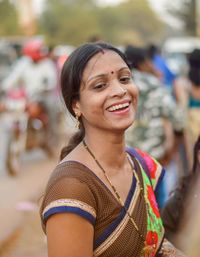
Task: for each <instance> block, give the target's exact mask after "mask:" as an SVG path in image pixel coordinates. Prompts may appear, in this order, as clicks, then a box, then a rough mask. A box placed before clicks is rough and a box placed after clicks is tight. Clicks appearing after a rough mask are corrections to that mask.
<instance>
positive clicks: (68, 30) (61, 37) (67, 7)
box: [39, 0, 100, 46]
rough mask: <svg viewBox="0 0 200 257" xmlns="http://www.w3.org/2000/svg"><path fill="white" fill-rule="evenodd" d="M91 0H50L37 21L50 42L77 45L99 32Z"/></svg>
mask: <svg viewBox="0 0 200 257" xmlns="http://www.w3.org/2000/svg"><path fill="white" fill-rule="evenodd" d="M93 8H95V5H94V1H93V0H73V1H72V0H65V1H63V0H50V1H49V2H48V5H47V7H46V10H45V11H44V13H43V15H42V17H41V19H40V21H39V23H40V31H41V32H44V33H45V34H46V35H47V38H48V41H49V42H50V43H59V44H72V45H74V46H77V45H79V44H82V43H84V42H85V41H87V40H88V39H89V38H90V37H91V36H93V35H94V34H97V33H99V32H100V27H99V25H98V22H97V20H96V18H95V16H94V14H93V12H92V9H93Z"/></svg>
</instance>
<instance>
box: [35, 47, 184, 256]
mask: <svg viewBox="0 0 200 257" xmlns="http://www.w3.org/2000/svg"><path fill="white" fill-rule="evenodd" d="M61 91H62V96H63V99H64V101H65V104H66V107H67V109H68V110H69V112H70V113H71V115H72V116H74V117H75V119H76V127H80V130H79V131H78V132H77V133H76V134H75V135H74V136H73V137H72V138H71V140H70V141H69V144H68V145H67V146H66V147H65V148H64V149H63V150H62V152H61V159H62V160H61V162H60V163H59V164H58V165H57V166H56V168H55V170H54V171H53V173H52V174H51V176H50V179H49V181H48V184H47V187H46V191H45V194H44V198H43V201H42V205H41V212H40V214H41V220H42V225H43V229H44V231H45V233H46V234H47V242H48V244H47V245H48V253H49V256H51V257H58V256H59V257H67V256H73V257H79V256H80V257H86V256H87V257H89V256H91V257H92V256H102V257H103V256H108V257H109V256H110V257H111V256H112V257H113V256H118V257H120V256H121V257H124V256H126V257H129V256H130V257H134V256H143V257H147V256H149V257H150V256H151V257H153V256H155V255H157V254H161V256H183V255H182V253H180V252H179V251H178V250H176V249H175V248H174V247H173V246H172V245H171V244H170V243H169V242H168V241H166V240H164V241H163V239H164V230H163V226H162V221H161V219H160V214H159V210H158V207H157V204H156V199H155V195H154V191H156V188H157V187H158V185H159V181H160V179H161V178H162V176H163V173H164V170H163V168H162V166H161V165H160V164H159V163H158V162H157V161H156V160H155V159H153V158H152V157H150V156H149V155H147V154H145V153H143V152H141V151H136V150H135V151H134V149H129V150H126V149H125V138H124V132H125V130H126V129H127V128H128V127H129V126H130V125H131V124H132V123H133V122H134V120H135V115H136V109H137V102H138V100H137V99H138V91H137V88H136V86H135V84H134V82H133V80H132V75H131V70H130V68H129V64H128V62H127V60H126V58H125V56H124V54H123V53H122V52H120V51H119V50H118V49H117V48H115V47H113V46H111V45H109V44H106V43H86V44H84V45H82V46H80V47H78V48H77V49H76V50H75V51H74V52H73V53H72V54H71V55H70V56H69V57H68V59H67V61H66V62H65V64H64V66H63V69H62V73H61ZM143 156H145V159H144V158H143ZM142 160H143V161H142ZM145 160H148V163H151V165H150V167H149V168H150V169H149V171H147V170H146V169H145V166H144V163H146V161H145ZM146 165H147V164H146ZM127 239H128V240H127ZM165 253H166V254H167V253H169V255H162V254H165ZM171 254H174V255H171Z"/></svg>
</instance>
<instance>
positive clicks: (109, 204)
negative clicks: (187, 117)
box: [41, 150, 164, 257]
mask: <svg viewBox="0 0 200 257" xmlns="http://www.w3.org/2000/svg"><path fill="white" fill-rule="evenodd" d="M128 152H129V156H130V157H131V160H132V161H133V165H134V168H135V170H136V172H137V174H138V177H139V180H140V183H141V184H142V185H143V188H144V195H143V193H141V192H140V191H141V190H140V187H139V185H138V183H137V182H136V178H135V176H134V174H133V177H132V184H131V187H130V190H129V193H128V196H127V198H126V201H125V206H126V208H127V210H128V212H129V214H130V215H131V216H132V218H133V219H134V221H135V223H136V224H137V226H138V228H139V231H140V233H141V234H142V235H143V236H144V238H145V239H146V241H145V242H144V241H143V240H142V238H141V236H140V235H139V233H138V232H137V230H136V229H135V227H134V226H133V224H132V222H131V221H130V218H129V216H128V214H127V212H126V211H125V209H124V207H122V206H121V205H120V203H119V202H118V201H117V199H116V198H115V197H114V195H113V194H112V193H111V191H110V190H109V189H108V188H107V186H106V185H105V184H104V183H103V182H102V181H101V180H100V179H99V178H98V177H97V176H96V175H95V174H94V173H93V172H92V171H91V170H90V169H89V168H88V167H86V166H85V165H83V164H82V163H79V162H77V161H66V162H62V163H60V164H59V165H57V167H56V168H55V170H54V171H53V173H52V175H51V177H50V179H49V182H48V185H47V188H46V192H45V196H44V199H43V202H42V206H41V219H42V224H43V229H44V231H45V226H46V221H47V219H48V218H49V217H50V216H51V215H53V214H55V213H59V212H71V213H76V214H77V215H80V216H81V217H83V218H85V219H86V220H88V221H89V222H90V223H91V224H92V225H93V226H94V246H93V255H94V256H102V257H113V256H118V257H124V256H126V257H136V256H143V257H146V256H145V255H144V254H143V253H142V249H143V247H144V246H151V245H153V244H154V245H155V247H154V251H153V253H152V254H151V255H149V256H151V257H153V256H156V254H157V253H158V252H159V250H160V248H161V245H162V242H163V238H164V228H163V225H162V221H161V218H160V214H159V210H158V206H157V203H156V199H155V195H154V192H155V190H156V188H157V187H158V185H159V183H160V179H161V178H162V177H163V174H164V169H163V168H162V167H161V165H160V164H159V163H158V162H157V161H156V160H155V159H153V158H151V157H150V156H148V155H147V154H145V153H143V152H141V151H139V150H137V153H138V154H139V155H138V156H140V158H139V157H138V156H137V157H136V156H133V155H132V154H133V152H130V151H128ZM141 158H143V160H144V162H145V163H146V166H147V167H145V168H144V167H143V166H144V164H143V165H142V164H141ZM139 159H140V160H139ZM147 169H148V171H147ZM147 173H148V174H147ZM144 197H145V198H146V202H147V203H146V202H145V200H144ZM147 209H148V211H147Z"/></svg>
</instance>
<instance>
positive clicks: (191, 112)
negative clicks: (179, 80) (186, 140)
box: [188, 49, 200, 144]
mask: <svg viewBox="0 0 200 257" xmlns="http://www.w3.org/2000/svg"><path fill="white" fill-rule="evenodd" d="M188 78H189V81H190V87H189V90H188V125H189V131H190V135H191V140H192V142H193V144H194V142H195V141H196V140H197V137H198V135H199V133H200V49H195V50H194V51H193V52H192V53H191V54H190V55H189V73H188Z"/></svg>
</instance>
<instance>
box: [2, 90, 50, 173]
mask: <svg viewBox="0 0 200 257" xmlns="http://www.w3.org/2000/svg"><path fill="white" fill-rule="evenodd" d="M5 106H6V113H5V114H6V115H7V118H8V119H9V120H10V131H11V133H10V136H9V140H8V145H7V156H6V168H7V171H8V173H9V175H11V176H16V175H17V174H18V173H19V172H20V169H21V165H22V155H23V153H25V152H29V151H32V150H33V149H35V148H40V149H42V150H43V151H45V153H46V154H47V156H52V155H53V151H52V148H51V146H50V145H49V144H48V138H47V137H48V134H49V133H48V115H47V111H46V109H45V106H43V105H42V104H41V103H37V102H30V101H29V100H28V98H27V95H26V93H25V91H24V90H23V89H22V88H15V89H12V90H11V91H10V92H9V93H8V94H7V97H6V100H5Z"/></svg>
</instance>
